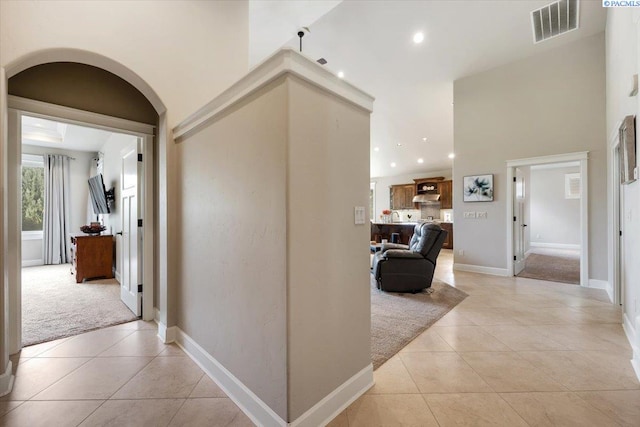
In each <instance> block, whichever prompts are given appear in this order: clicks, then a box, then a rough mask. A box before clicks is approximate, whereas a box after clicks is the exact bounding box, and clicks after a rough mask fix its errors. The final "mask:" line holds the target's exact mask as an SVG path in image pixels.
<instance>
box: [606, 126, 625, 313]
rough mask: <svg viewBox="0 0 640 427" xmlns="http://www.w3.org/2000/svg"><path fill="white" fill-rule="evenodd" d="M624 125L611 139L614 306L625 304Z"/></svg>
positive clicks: (611, 252) (611, 274) (610, 281)
mask: <svg viewBox="0 0 640 427" xmlns="http://www.w3.org/2000/svg"><path fill="white" fill-rule="evenodd" d="M621 124H622V122H621V121H619V122H617V123H616V124H615V126H614V127H613V129H614V131H613V133H612V135H611V137H610V138H609V156H608V157H609V167H608V170H609V173H608V177H609V190H610V191H609V201H608V202H609V203H608V205H609V209H608V211H609V212H608V215H609V221H607V222H608V223H609V230H608V235H609V239H608V240H609V283H610V284H611V285H610V289H611V290H612V292H613V295H609V298H611V300H612V301H613V303H614V304H618V305H623V304H624V287H623V286H622V285H623V280H622V271H623V265H622V262H623V260H624V258H623V257H622V253H621V252H622V251H621V247H622V246H621V245H622V244H623V239H624V234H623V235H622V237H621V236H620V230H621V227H622V223H621V221H620V215H621V213H622V210H621V207H622V206H621V205H622V203H623V200H624V195H623V193H622V191H621V188H620V185H621V184H620V158H619V151H618V149H619V147H620V134H619V131H618V129H619V128H620V125H621ZM622 231H623V233H624V230H622Z"/></svg>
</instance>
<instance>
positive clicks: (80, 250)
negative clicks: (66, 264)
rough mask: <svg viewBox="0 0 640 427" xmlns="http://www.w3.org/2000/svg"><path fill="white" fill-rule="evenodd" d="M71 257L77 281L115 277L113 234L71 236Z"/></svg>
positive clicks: (72, 271)
mask: <svg viewBox="0 0 640 427" xmlns="http://www.w3.org/2000/svg"><path fill="white" fill-rule="evenodd" d="M71 259H72V270H71V273H72V274H73V273H74V272H75V275H76V283H81V282H82V281H84V280H86V279H111V278H113V271H112V269H113V236H112V235H111V234H107V235H100V236H86V235H77V236H71Z"/></svg>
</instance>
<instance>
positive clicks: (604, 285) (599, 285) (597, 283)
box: [587, 279, 613, 302]
mask: <svg viewBox="0 0 640 427" xmlns="http://www.w3.org/2000/svg"><path fill="white" fill-rule="evenodd" d="M587 287H588V288H593V289H602V290H604V291H606V292H607V295H608V296H609V300H610V301H611V302H613V286H611V285H610V284H609V282H608V281H606V280H598V279H589V282H588V284H587Z"/></svg>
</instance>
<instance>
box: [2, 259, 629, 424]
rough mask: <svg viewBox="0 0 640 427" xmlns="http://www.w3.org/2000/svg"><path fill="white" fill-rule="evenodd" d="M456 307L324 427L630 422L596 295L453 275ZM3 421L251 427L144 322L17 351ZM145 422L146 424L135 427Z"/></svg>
mask: <svg viewBox="0 0 640 427" xmlns="http://www.w3.org/2000/svg"><path fill="white" fill-rule="evenodd" d="M438 261H439V264H438V268H437V272H436V277H437V278H439V279H441V280H444V281H446V282H448V283H450V284H452V285H455V286H456V287H457V288H459V289H461V290H463V291H465V292H467V293H468V294H469V297H467V298H466V299H465V300H464V301H463V302H462V303H461V304H459V305H458V306H457V307H456V308H454V309H453V310H452V311H451V312H449V313H448V314H447V315H445V316H444V317H443V318H442V319H441V320H440V321H438V322H437V323H436V324H435V325H434V326H433V327H431V328H429V329H428V330H427V331H425V332H424V333H423V334H422V335H420V336H419V337H418V338H417V339H416V340H414V341H413V342H412V343H411V344H409V345H408V346H407V347H406V348H404V349H403V350H402V351H401V352H400V353H399V354H397V355H396V356H394V357H392V358H391V359H390V360H389V361H388V362H387V363H386V364H385V365H383V366H382V367H380V368H379V369H378V370H376V371H375V373H374V376H375V380H376V385H375V386H374V387H373V388H372V389H371V390H369V391H368V392H367V393H366V394H365V395H364V396H362V397H361V398H360V399H358V400H357V401H356V402H354V403H353V404H352V405H351V406H350V407H349V408H347V410H345V411H344V412H342V413H341V414H339V415H338V416H337V417H336V419H335V420H334V421H332V422H331V423H330V425H331V426H332V427H338V426H340V427H344V426H351V427H356V426H366V427H370V426H376V425H400V426H402V425H414V426H415V425H419V426H438V425H439V426H441V427H444V426H450V425H474V423H477V422H478V421H479V420H482V422H483V423H484V425H492V426H509V427H511V426H526V425H539V424H544V425H557V426H573V425H575V426H584V425H597V426H609V425H610V426H617V425H624V426H637V425H640V405H638V402H640V383H639V382H638V380H637V378H636V376H635V374H634V372H633V369H632V367H631V365H630V363H629V359H630V358H631V348H630V346H629V343H628V341H627V339H626V337H625V335H624V332H623V330H622V326H621V325H620V316H621V315H620V309H619V308H617V307H614V306H612V305H611V304H610V303H608V300H607V297H606V294H605V292H604V291H601V290H594V289H586V288H582V287H579V286H566V285H563V284H559V283H552V282H543V281H537V280H531V279H521V278H504V277H495V276H486V275H480V274H474V273H463V272H455V273H454V272H453V271H452V253H451V251H443V252H442V254H441V256H440V258H439V260H438ZM12 359H13V362H14V364H15V365H14V367H17V369H16V383H15V387H14V391H13V392H12V393H11V395H9V396H5V397H3V398H1V399H0V416H1V415H3V414H5V413H6V415H4V417H2V418H0V426H25V427H27V426H29V427H32V426H51V425H55V426H77V425H82V426H101V425H118V426H122V425H134V426H139V425H153V426H184V425H189V426H248V425H252V424H251V422H250V420H249V419H248V418H247V417H246V416H245V415H244V414H243V413H242V412H241V411H240V410H239V409H238V407H237V406H236V405H235V404H234V403H233V402H232V401H231V400H230V399H228V398H227V397H226V396H225V394H224V393H223V392H222V391H221V390H220V389H219V388H218V387H217V386H216V385H215V384H214V382H213V381H211V380H210V379H209V378H208V377H207V376H206V375H205V374H204V372H203V371H202V370H201V369H200V368H199V367H198V366H197V365H196V364H195V363H193V362H192V361H191V359H189V358H188V357H187V356H186V355H185V353H184V352H183V351H182V350H180V349H179V348H178V347H177V346H176V345H164V344H162V343H161V342H160V341H159V339H158V338H157V336H156V326H155V324H154V323H147V322H142V321H138V322H133V323H127V324H123V325H118V326H114V327H111V328H107V329H104V330H100V331H94V332H89V333H86V334H83V335H79V336H77V337H73V338H67V339H63V340H58V341H54V342H50V343H45V344H41V345H36V346H32V347H29V348H26V349H24V350H23V351H22V354H20V357H19V358H18V357H13V358H12ZM145 423H146V424H145Z"/></svg>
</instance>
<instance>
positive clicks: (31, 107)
mask: <svg viewBox="0 0 640 427" xmlns="http://www.w3.org/2000/svg"><path fill="white" fill-rule="evenodd" d="M7 110H8V118H9V122H11V121H14V123H13V126H9V135H8V144H7V145H8V150H7V151H8V153H7V163H6V165H7V178H8V179H7V204H8V206H13V207H14V209H8V216H7V228H8V236H7V242H8V245H9V247H13V248H16V249H15V251H14V255H13V257H10V258H9V266H8V267H9V268H8V272H9V304H8V306H9V307H8V308H9V349H10V354H13V353H16V352H17V351H19V350H20V348H22V301H21V298H22V278H21V272H22V266H21V261H20V260H21V255H20V254H21V252H22V239H21V233H20V230H19V229H20V228H21V227H19V226H20V219H21V212H20V208H21V206H22V203H21V200H20V195H21V192H20V173H19V171H20V165H21V163H22V157H21V154H22V149H21V148H22V126H21V118H22V115H28V116H32V117H40V118H43V119H47V120H54V121H58V122H61V123H68V124H75V125H80V126H87V127H91V128H95V129H102V130H105V131H109V132H115V133H124V134H128V135H132V136H136V137H138V138H142V141H143V142H142V147H143V159H145V158H146V159H148V160H147V161H144V162H143V168H144V172H143V189H142V196H143V200H142V207H143V213H142V220H143V224H144V227H143V228H142V233H143V234H142V238H143V251H144V253H145V254H153V248H154V239H155V236H154V232H153V230H154V215H153V206H154V193H155V192H154V191H153V188H154V187H153V185H154V183H153V161H152V159H153V132H154V129H155V126H152V125H148V124H145V123H138V122H134V121H130V120H125V119H120V118H117V117H111V116H107V115H103V114H98V113H92V112H88V111H83V110H77V109H75V108H69V107H63V106H60V105H55V104H49V103H46V102H41V101H35V100H32V99H26V98H20V97H16V96H11V95H10V96H8V97H7ZM12 129H15V133H13V132H11V130H12ZM142 271H143V282H142V283H143V285H142V298H143V308H142V309H143V311H142V313H143V317H142V319H143V320H153V319H154V308H153V290H154V281H155V278H154V265H153V256H150V257H147V260H146V262H145V260H144V259H143V261H142Z"/></svg>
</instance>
